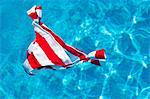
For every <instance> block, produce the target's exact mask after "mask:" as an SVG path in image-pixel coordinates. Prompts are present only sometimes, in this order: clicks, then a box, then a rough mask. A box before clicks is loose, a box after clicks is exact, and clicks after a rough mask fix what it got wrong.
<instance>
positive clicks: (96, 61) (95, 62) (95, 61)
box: [91, 59, 100, 66]
mask: <svg viewBox="0 0 150 99" xmlns="http://www.w3.org/2000/svg"><path fill="white" fill-rule="evenodd" d="M91 63H92V64H95V65H99V66H100V62H99V60H95V59H92V60H91Z"/></svg>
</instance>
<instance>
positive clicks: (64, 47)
mask: <svg viewBox="0 0 150 99" xmlns="http://www.w3.org/2000/svg"><path fill="white" fill-rule="evenodd" d="M27 14H28V15H29V16H30V17H31V18H32V20H33V23H32V24H33V27H34V31H35V33H36V38H35V40H34V41H33V42H32V43H31V44H30V46H29V47H28V50H27V59H26V60H25V62H24V68H25V71H26V72H27V73H29V74H33V72H32V71H33V70H37V69H41V68H50V69H54V70H56V69H66V68H69V67H71V66H73V64H78V63H82V62H91V63H92V64H95V65H100V60H104V59H105V58H106V56H105V53H104V49H102V50H96V51H93V52H91V53H89V54H88V55H87V54H85V53H84V52H82V51H80V50H78V49H76V48H74V47H72V46H69V45H68V44H66V43H65V42H64V41H63V40H62V39H61V38H60V37H59V36H57V35H56V34H55V33H54V32H53V31H52V30H51V29H49V28H48V27H47V26H46V25H45V24H43V23H42V22H40V20H41V17H42V8H41V6H33V7H32V8H31V9H30V10H29V11H27ZM68 53H70V54H72V56H74V57H76V59H75V60H73V59H72V56H70V55H69V54H68Z"/></svg>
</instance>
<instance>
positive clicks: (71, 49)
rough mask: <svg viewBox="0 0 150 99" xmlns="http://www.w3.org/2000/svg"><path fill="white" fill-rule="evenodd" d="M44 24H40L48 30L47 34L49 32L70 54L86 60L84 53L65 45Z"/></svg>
mask: <svg viewBox="0 0 150 99" xmlns="http://www.w3.org/2000/svg"><path fill="white" fill-rule="evenodd" d="M42 24H43V23H40V26H41V27H42V28H43V29H44V30H46V31H47V32H49V33H50V34H51V35H52V36H53V37H54V38H55V40H56V41H57V42H58V43H59V44H60V45H61V46H62V47H63V48H65V49H66V50H67V51H69V52H70V53H72V54H73V55H75V56H78V57H79V58H80V60H82V59H85V58H86V56H85V55H84V54H83V52H81V51H79V50H78V49H76V48H72V47H71V46H69V45H67V44H65V42H64V41H63V40H62V39H61V38H60V37H58V36H57V35H56V34H55V33H54V32H53V31H52V30H50V29H48V28H46V27H45V26H43V25H42Z"/></svg>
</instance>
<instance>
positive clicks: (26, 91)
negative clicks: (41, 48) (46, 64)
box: [0, 0, 150, 99]
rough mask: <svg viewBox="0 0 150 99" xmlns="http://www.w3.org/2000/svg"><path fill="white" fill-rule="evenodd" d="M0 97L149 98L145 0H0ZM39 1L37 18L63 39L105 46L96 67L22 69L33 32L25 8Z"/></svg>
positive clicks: (149, 14) (149, 24) (149, 18)
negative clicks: (30, 71) (28, 71)
mask: <svg viewBox="0 0 150 99" xmlns="http://www.w3.org/2000/svg"><path fill="white" fill-rule="evenodd" d="M0 4H1V6H0V99H148V98H149V99H150V1H149V0H1V1H0ZM33 5H42V7H43V18H42V21H43V22H44V23H45V24H47V26H48V27H50V28H51V29H52V30H53V31H55V32H56V34H58V35H59V36H60V37H61V38H63V39H64V41H65V42H67V43H68V44H70V45H72V46H75V47H77V48H78V49H80V50H83V51H84V52H86V53H89V52H91V51H93V50H96V49H101V48H104V49H105V50H106V55H107V60H106V62H102V63H101V64H102V66H101V67H97V66H95V65H92V64H90V63H84V64H81V65H76V66H74V67H73V68H70V69H66V70H61V71H52V70H42V71H40V72H39V73H38V74H36V75H35V76H30V75H28V74H26V73H25V72H24V69H23V67H22V63H23V62H24V60H25V58H26V49H27V48H28V46H29V44H30V43H31V41H32V40H33V39H34V38H35V34H34V31H33V27H32V25H31V23H32V21H31V19H30V18H29V17H28V16H27V14H26V11H27V10H28V9H30V8H31V7H32V6H33Z"/></svg>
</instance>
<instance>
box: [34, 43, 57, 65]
mask: <svg viewBox="0 0 150 99" xmlns="http://www.w3.org/2000/svg"><path fill="white" fill-rule="evenodd" d="M32 51H33V54H34V56H35V58H36V59H37V61H38V62H39V63H40V64H41V65H42V66H46V65H54V64H53V63H52V62H51V60H49V59H48V57H47V56H46V54H45V53H44V51H43V50H42V48H41V47H40V46H39V44H38V43H37V42H35V43H34V47H33V50H32Z"/></svg>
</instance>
